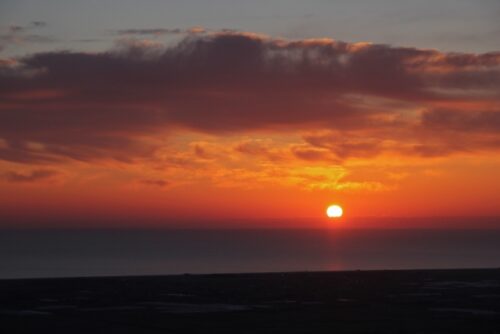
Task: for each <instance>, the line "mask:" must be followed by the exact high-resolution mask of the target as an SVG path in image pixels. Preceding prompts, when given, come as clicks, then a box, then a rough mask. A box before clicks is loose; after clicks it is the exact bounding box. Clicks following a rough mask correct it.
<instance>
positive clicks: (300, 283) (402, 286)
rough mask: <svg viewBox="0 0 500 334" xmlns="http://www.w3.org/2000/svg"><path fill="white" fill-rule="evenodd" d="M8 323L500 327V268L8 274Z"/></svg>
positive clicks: (229, 328) (164, 327)
mask: <svg viewBox="0 0 500 334" xmlns="http://www.w3.org/2000/svg"><path fill="white" fill-rule="evenodd" d="M0 333H500V269H478V270H415V271H353V272H316V273H315V272H305V273H283V274H281V273H278V274H238V275H236V274H235V275H229V274H228V275H181V276H164V277H110V278H67V279H30V280H4V281H0Z"/></svg>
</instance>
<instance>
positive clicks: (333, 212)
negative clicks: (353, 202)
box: [326, 204, 344, 218]
mask: <svg viewBox="0 0 500 334" xmlns="http://www.w3.org/2000/svg"><path fill="white" fill-rule="evenodd" d="M343 213H344V210H342V207H341V206H340V205H336V204H335V205H330V206H329V207H328V208H327V209H326V215H327V216H328V217H329V218H340V217H342V214H343Z"/></svg>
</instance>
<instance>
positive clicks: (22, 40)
mask: <svg viewBox="0 0 500 334" xmlns="http://www.w3.org/2000/svg"><path fill="white" fill-rule="evenodd" d="M16 3H17V2H16ZM27 3H30V2H29V1H28V2H26V4H25V5H22V4H19V5H14V2H13V3H12V4H11V5H9V6H5V10H0V12H1V13H2V14H1V15H2V16H4V17H3V20H2V21H3V22H5V24H6V25H4V26H2V27H1V29H3V31H2V36H3V37H2V39H1V41H2V44H1V45H0V221H1V223H0V224H6V225H9V224H20V225H22V226H24V225H29V226H31V225H35V226H45V225H46V224H49V225H50V224H56V225H57V224H59V225H65V224H74V225H86V224H88V223H89V222H94V223H95V224H96V225H99V226H101V225H104V226H108V225H113V226H114V225H120V224H125V225H127V226H128V225H132V226H136V225H137V226H144V225H146V226H166V227H168V226H173V225H175V224H180V223H178V222H184V221H189V222H193V221H196V222H197V224H199V225H201V226H205V227H206V226H208V227H213V226H215V225H217V224H222V222H223V221H224V222H225V221H231V220H233V219H234V221H235V222H234V223H231V226H234V227H252V226H261V225H262V226H268V224H267V223H256V222H255V221H258V220H262V219H264V220H265V219H273V221H275V222H280V223H279V224H281V225H280V226H282V227H300V226H302V227H310V226H320V224H321V222H320V223H316V222H317V221H320V220H321V219H322V218H324V212H323V210H324V203H328V202H329V201H330V200H331V199H332V198H335V199H336V200H337V199H338V201H339V202H340V203H342V204H343V205H345V207H348V208H349V217H350V218H351V217H353V218H362V217H375V218H377V217H405V218H410V219H413V218H418V217H497V216H499V215H500V206H499V205H498V198H499V196H500V178H499V177H498V171H499V170H500V145H499V143H500V108H499V105H500V96H499V91H500V90H499V87H500V73H499V66H500V53H499V52H498V50H495V48H494V45H495V44H494V43H492V42H491V41H490V39H489V38H488V37H487V36H490V35H487V34H486V33H485V35H484V38H481V39H480V38H477V39H474V40H472V39H467V40H466V39H465V38H461V37H459V36H458V37H456V38H454V37H453V38H452V37H450V39H449V40H448V43H444V42H442V41H443V40H444V37H442V36H445V32H446V33H447V32H450V31H455V30H456V29H454V28H453V27H455V25H454V24H455V23H456V24H462V21H461V20H460V22H455V21H453V22H455V23H448V24H450V26H449V28H446V27H444V26H441V25H444V23H443V22H441V21H439V20H438V19H437V18H434V17H433V18H432V20H435V21H432V24H430V23H429V24H427V23H426V24H424V23H421V22H417V21H414V20H413V18H410V19H409V20H410V21H411V22H415V24H416V25H419V26H420V28H421V29H423V30H425V29H427V27H430V26H432V29H434V31H441V33H442V34H443V35H439V36H441V37H440V38H437V37H436V38H435V39H433V38H434V37H433V36H435V35H437V34H434V33H422V34H420V35H418V34H416V33H413V32H412V31H413V30H412V31H410V30H404V31H405V32H403V30H402V32H401V34H402V35H401V36H399V37H397V36H393V37H390V36H389V35H391V34H387V32H386V33H383V32H382V30H383V29H382V27H379V26H377V24H378V23H377V22H380V19H375V18H373V17H372V18H371V19H372V20H373V21H370V19H369V18H367V21H366V26H370V24H371V25H373V27H372V28H373V29H364V30H361V29H359V28H356V27H351V26H349V28H345V29H341V25H340V23H339V22H340V21H342V22H344V21H343V20H341V18H339V17H337V16H336V15H340V14H338V12H337V11H338V10H341V12H342V10H344V11H348V12H349V13H351V11H350V9H349V8H348V7H346V8H343V7H342V8H343V9H339V8H337V7H335V6H334V5H331V6H333V7H335V8H336V9H335V10H333V7H331V6H330V5H326V4H325V3H322V4H319V3H318V4H316V5H317V6H319V7H318V8H322V10H321V11H318V12H317V13H316V14H314V15H312V16H313V17H314V16H315V15H320V14H322V15H333V16H335V18H336V20H334V19H331V20H330V19H328V20H327V19H326V18H325V19H324V20H320V21H321V22H324V25H319V24H318V25H311V26H309V25H307V24H305V23H303V22H302V23H301V22H298V21H297V22H296V23H294V25H293V27H295V28H293V29H292V28H291V27H288V28H290V29H289V30H288V28H287V29H285V28H284V27H285V26H283V27H282V26H280V25H278V24H277V23H276V21H275V20H268V19H264V18H266V17H267V16H266V15H267V14H266V13H265V12H261V11H262V10H263V9H261V8H260V7H259V8H258V9H257V7H256V9H255V10H256V11H258V12H259V13H260V14H259V15H261V16H259V17H262V18H263V19H262V20H263V21H262V22H261V21H258V22H259V23H258V24H257V21H255V22H254V21H252V20H250V19H248V20H249V21H248V22H247V21H245V22H246V23H245V24H241V25H240V24H239V23H237V22H239V21H238V20H230V21H227V22H226V21H224V20H225V19H224V17H225V16H224V15H222V14H220V17H218V20H217V21H215V22H213V21H211V22H204V21H203V20H202V21H203V22H197V20H198V19H199V17H200V15H201V13H203V12H204V11H201V8H205V7H206V5H205V4H200V6H201V7H200V8H198V7H196V8H197V9H193V11H192V12H191V11H190V12H189V13H199V14H200V15H198V14H196V15H195V14H192V15H193V16H192V17H191V16H190V15H191V14H190V15H188V14H186V13H184V15H186V17H184V19H183V20H180V19H178V18H177V16H176V15H173V14H171V12H172V11H171V10H170V8H171V7H169V10H167V9H166V8H164V7H162V8H163V10H162V11H157V12H161V13H165V15H166V16H168V20H165V18H164V17H163V16H161V15H160V16H161V18H160V16H158V17H156V16H155V18H150V17H141V20H140V21H138V20H137V21H134V20H133V19H132V18H130V17H128V16H127V15H125V16H127V18H124V20H123V21H116V22H114V23H113V24H110V23H109V22H108V21H106V20H105V19H104V18H105V17H106V16H105V15H108V14H109V13H108V14H105V13H104V12H103V17H102V18H101V19H102V20H103V21H100V22H99V23H96V27H89V26H88V24H87V23H86V21H85V22H84V21H81V20H80V16H81V15H80V14H78V13H79V11H75V10H74V9H70V8H67V9H66V10H67V11H68V15H73V16H72V17H73V19H74V20H75V23H74V24H75V28H74V29H66V28H67V27H68V26H69V23H68V22H71V19H69V18H68V19H67V20H65V21H64V22H62V21H60V20H59V19H58V16H54V15H49V14H47V12H46V11H43V10H42V9H41V8H40V5H37V3H35V2H33V3H31V5H29V6H28V5H27ZM370 3H371V2H370ZM16 6H17V7H16ZM32 6H35V7H36V8H38V10H35V9H32ZM80 6H81V9H82V10H84V9H85V8H87V6H91V5H90V4H84V2H81V3H80ZM158 6H164V5H158ZM165 6H167V5H165ZM171 6H173V7H175V6H174V5H171ZM234 6H236V7H237V8H239V7H238V5H234ZM248 6H249V7H252V6H253V5H248ZM367 6H371V5H367ZM415 6H416V7H418V8H420V7H419V5H418V4H416V5H415ZM436 6H444V7H443V8H446V5H445V4H444V3H443V4H440V5H438V4H436ZM97 7H99V6H97ZM323 7H324V8H323ZM354 7H355V6H354ZM479 7H480V6H479V5H478V8H479ZM485 7H486V5H485ZM15 8H17V9H15ZM287 8H288V7H287ZM92 10H95V8H92ZM198 10H199V11H200V12H198ZM205 10H210V8H205ZM421 10H422V13H426V10H427V9H426V8H424V9H421ZM478 10H479V9H478ZM38 11H40V12H43V13H45V14H44V15H46V17H44V18H43V19H44V20H43V21H42V20H40V21H38V20H37V21H33V22H31V21H29V20H32V18H31V16H32V15H31V13H36V12H38ZM227 11H228V13H229V12H231V13H232V9H227ZM290 11H293V10H292V9H290ZM97 12H101V11H100V10H98V11H97ZM181 12H182V11H181ZM242 12H246V9H245V10H243V9H242ZM368 12H370V11H367V13H368ZM403 12H405V13H406V11H403ZM410 12H412V13H413V12H414V10H413V9H412V10H411V11H410ZM442 12H443V13H447V11H446V10H442ZM490 12H491V13H494V12H495V10H491V9H490V10H485V11H484V15H486V14H487V13H490ZM6 13H8V14H10V16H8V19H7V15H8V14H6ZM106 13H107V12H106ZM235 13H236V12H235ZM327 13H329V14H327ZM352 13H358V12H356V11H354V9H353V12H352ZM478 13H479V12H478ZM233 14H234V13H233ZM295 14H297V17H302V18H303V20H304V22H306V21H307V22H316V21H315V20H314V19H313V18H311V19H308V18H307V17H306V16H305V13H302V12H300V13H299V12H297V13H295ZM295 14H293V15H295ZM137 15H139V16H140V15H142V14H137ZM214 15H219V14H217V13H214ZM235 15H236V14H235ZM290 15H292V14H290ZM293 15H292V16H293ZM356 15H365V14H356ZM366 15H367V14H366ZM478 15H479V14H478ZM484 15H483V16H481V21H478V23H477V26H475V27H476V29H480V28H481V27H482V26H481V24H480V22H483V21H484V20H486V18H485V16H484ZM249 16H251V17H253V16H252V15H251V14H249ZM68 17H69V16H68ZM269 17H272V15H271V16H269ZM332 18H333V17H332ZM16 20H17V21H18V22H17V21H16ZM51 20H52V21H51ZM245 20H246V19H245ZM339 20H340V21H339ZM429 20H431V19H429ZM450 20H451V19H450ZM80 21H81V22H80ZM9 22H10V25H7V24H8V23H9ZM30 22H31V23H30ZM78 22H80V23H78ZM145 22H147V23H145ZM165 22H168V24H175V22H177V23H179V27H175V26H173V27H167V26H165ZM294 22H295V21H294ZM318 22H319V21H318ZM326 22H331V25H332V26H331V27H330V26H329V25H328V24H326ZM357 22H365V20H364V19H362V18H359V21H357ZM398 22H405V20H403V19H401V20H399V21H398ZM447 22H448V21H447ZM450 22H452V21H450ZM492 22H496V20H493V21H492ZM139 23H140V24H139ZM181 23H182V24H181ZM205 23H206V24H207V26H204V24H205ZM261 23H262V25H261ZM78 24H81V25H85V27H86V30H82V31H83V32H82V31H80V30H78V29H77V25H78ZM230 24H234V25H235V26H230V27H228V28H231V29H226V25H230ZM329 24H330V23H329ZM394 24H396V23H394ZM398 24H400V23H398ZM401 24H402V23H401ZM471 25H472V24H471ZM300 27H303V28H304V31H302V30H301V29H302V28H300ZM305 27H309V28H307V29H306V28H305ZM334 28H335V29H334ZM455 28H456V27H455ZM283 29H284V30H283ZM377 29H382V30H377ZM485 29H486V28H485ZM372 30H373V31H374V32H376V31H378V32H379V34H375V33H370V31H372ZM384 31H385V30H384ZM393 31H399V30H398V29H396V28H394V29H392V28H391V32H393ZM337 32H338V33H337ZM348 32H349V33H348ZM405 34H406V35H405ZM73 35H74V36H73ZM87 35H88V36H87ZM325 36H326V37H325ZM380 36H386V37H380ZM391 36H392V35H391ZM422 36H427V37H425V38H424V37H422ZM391 38H392V39H391ZM458 40H462V41H463V42H462V44H460V43H458V42H457V41H458ZM84 41H85V42H84ZM440 41H441V42H440ZM480 41H483V42H480ZM199 219H202V220H204V221H207V223H206V224H205V225H204V224H203V223H201V222H200V220H199ZM286 219H290V220H289V221H288V222H287V223H283V221H285V220H286ZM295 219H300V220H301V222H300V223H299V222H297V221H295ZM307 219H309V220H307ZM14 221H15V222H16V223H13V222H14ZM98 221H99V222H100V223H97V222H98ZM138 221H140V222H141V223H138ZM304 221H307V223H304ZM68 222H69V223H68ZM186 224H187V223H186ZM224 224H226V223H224ZM228 224H229V223H228ZM259 224H261V225H259ZM276 224H278V223H276ZM315 224H319V225H315ZM370 224H371V225H370ZM419 224H420V223H419ZM471 224H472V223H471ZM181 225H182V224H181ZM417 225H418V224H417ZM72 226H73V225H72ZM176 226H177V225H176ZM182 226H187V225H182ZM366 226H368V227H381V226H380V225H378V223H366ZM418 226H421V225H418ZM418 226H417V227H418ZM457 226H458V225H457ZM471 226H472V225H471Z"/></svg>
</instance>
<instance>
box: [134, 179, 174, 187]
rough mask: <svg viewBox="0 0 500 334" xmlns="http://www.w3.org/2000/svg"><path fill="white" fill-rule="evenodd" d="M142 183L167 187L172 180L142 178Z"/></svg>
mask: <svg viewBox="0 0 500 334" xmlns="http://www.w3.org/2000/svg"><path fill="white" fill-rule="evenodd" d="M141 183H143V184H146V185H148V186H156V187H160V188H163V187H166V186H168V185H169V184H170V182H168V181H165V180H158V179H148V180H142V181H141Z"/></svg>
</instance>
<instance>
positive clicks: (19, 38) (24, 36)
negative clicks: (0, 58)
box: [0, 21, 55, 51]
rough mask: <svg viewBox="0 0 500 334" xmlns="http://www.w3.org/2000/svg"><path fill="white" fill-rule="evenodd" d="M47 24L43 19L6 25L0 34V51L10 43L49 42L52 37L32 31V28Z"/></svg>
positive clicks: (51, 40)
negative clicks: (22, 24) (23, 24)
mask: <svg viewBox="0 0 500 334" xmlns="http://www.w3.org/2000/svg"><path fill="white" fill-rule="evenodd" d="M45 26H47V23H46V22H43V21H33V22H31V23H30V24H28V25H25V26H21V25H11V26H8V27H7V31H6V32H5V33H3V34H0V51H1V50H2V49H5V48H6V47H7V46H9V45H12V44H17V45H19V44H29V43H51V42H54V41H55V39H54V38H52V37H48V36H44V35H40V34H36V33H32V31H33V30H37V29H40V28H43V27H45Z"/></svg>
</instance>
